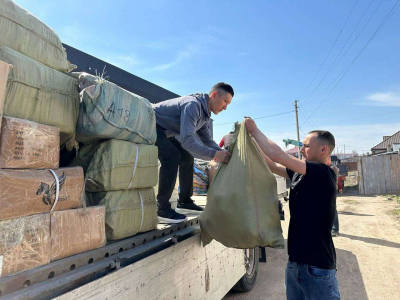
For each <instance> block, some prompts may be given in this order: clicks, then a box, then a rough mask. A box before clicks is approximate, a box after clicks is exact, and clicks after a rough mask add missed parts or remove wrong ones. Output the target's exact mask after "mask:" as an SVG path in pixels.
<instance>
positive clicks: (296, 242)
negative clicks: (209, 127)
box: [246, 118, 340, 300]
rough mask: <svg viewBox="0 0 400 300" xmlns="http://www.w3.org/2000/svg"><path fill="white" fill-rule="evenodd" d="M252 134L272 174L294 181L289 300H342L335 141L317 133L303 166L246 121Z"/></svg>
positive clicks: (305, 143) (308, 139) (306, 145)
mask: <svg viewBox="0 0 400 300" xmlns="http://www.w3.org/2000/svg"><path fill="white" fill-rule="evenodd" d="M246 129H247V132H248V133H249V134H251V135H252V136H253V137H254V139H255V140H256V141H257V143H258V145H259V146H260V148H261V150H262V152H263V155H264V158H265V159H266V161H267V163H268V165H269V167H270V169H271V171H272V172H273V173H275V174H277V175H280V176H283V177H285V178H288V179H290V180H291V185H290V196H289V200H290V201H289V209H290V223H289V233H288V254H289V262H288V265H287V268H286V278H285V283H286V297H287V299H289V300H297V299H299V300H300V299H303V300H314V299H315V300H325V299H340V294H339V288H338V281H337V278H336V252H335V247H334V245H333V241H332V236H331V230H332V225H333V221H334V218H335V208H336V186H337V178H336V174H335V172H334V171H333V170H332V169H331V168H330V167H329V165H330V155H331V153H332V151H333V149H334V148H335V138H334V137H333V135H332V134H331V133H330V132H329V131H322V130H315V131H311V132H310V133H309V134H308V135H307V136H306V137H305V139H304V141H303V147H302V148H301V153H302V155H303V157H304V160H299V159H297V158H295V157H293V156H290V155H287V154H286V153H285V152H284V151H283V150H282V149H281V148H280V147H279V146H277V145H276V144H275V143H274V142H272V141H270V140H269V139H268V138H267V137H266V136H265V135H264V134H263V133H262V132H261V131H260V130H259V129H258V128H257V125H256V123H255V122H254V121H253V120H252V119H251V118H246Z"/></svg>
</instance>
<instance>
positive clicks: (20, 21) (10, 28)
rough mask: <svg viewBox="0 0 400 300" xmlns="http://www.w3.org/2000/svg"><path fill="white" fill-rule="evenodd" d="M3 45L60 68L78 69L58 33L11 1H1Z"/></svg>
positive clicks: (52, 66)
mask: <svg viewBox="0 0 400 300" xmlns="http://www.w3.org/2000/svg"><path fill="white" fill-rule="evenodd" d="M0 44H1V45H5V46H7V47H10V48H12V49H14V50H16V51H18V52H20V53H22V54H24V55H26V56H28V57H30V58H32V59H34V60H36V61H38V62H41V63H42V64H44V65H46V66H48V67H50V68H53V69H56V70H58V71H62V72H69V71H71V70H73V69H75V68H76V66H75V65H72V64H70V63H69V62H68V61H67V53H66V52H65V49H64V48H63V46H62V44H61V41H60V39H59V38H58V36H57V34H56V33H55V32H54V31H53V30H52V29H51V28H50V27H48V26H47V25H46V24H44V23H43V22H41V21H40V20H39V19H37V18H36V17H35V16H34V15H32V14H30V13H29V12H27V11H26V10H25V9H23V8H21V7H20V6H18V5H17V4H16V3H15V2H14V1H11V0H0Z"/></svg>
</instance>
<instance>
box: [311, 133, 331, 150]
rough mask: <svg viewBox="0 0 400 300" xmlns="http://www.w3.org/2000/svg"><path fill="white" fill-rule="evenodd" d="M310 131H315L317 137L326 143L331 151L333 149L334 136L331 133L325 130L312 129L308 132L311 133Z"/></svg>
mask: <svg viewBox="0 0 400 300" xmlns="http://www.w3.org/2000/svg"><path fill="white" fill-rule="evenodd" d="M311 133H316V134H317V138H318V139H319V140H320V141H321V142H323V143H326V144H327V145H328V146H329V149H330V151H331V153H332V151H333V149H335V138H334V137H333V134H332V133H330V132H329V131H327V130H313V131H310V132H309V133H308V134H311Z"/></svg>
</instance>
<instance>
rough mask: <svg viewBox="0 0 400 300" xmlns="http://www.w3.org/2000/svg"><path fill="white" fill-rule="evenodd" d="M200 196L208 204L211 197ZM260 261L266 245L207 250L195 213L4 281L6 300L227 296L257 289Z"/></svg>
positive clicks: (281, 184)
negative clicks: (172, 222) (261, 246)
mask: <svg viewBox="0 0 400 300" xmlns="http://www.w3.org/2000/svg"><path fill="white" fill-rule="evenodd" d="M276 179H277V188H278V199H283V198H285V197H286V196H287V190H286V181H285V178H283V177H280V176H276ZM175 196H176V195H175ZM193 199H194V200H195V201H196V203H197V204H199V205H202V206H205V204H206V196H195V197H193ZM176 200H177V199H174V200H171V202H172V205H173V207H175V206H176ZM279 205H281V202H280V201H279ZM280 208H281V206H280ZM283 218H284V215H281V219H283ZM259 262H266V254H265V249H264V248H256V249H247V250H241V249H233V248H227V247H224V246H223V245H222V244H220V243H218V242H216V241H213V242H211V243H210V244H209V245H207V246H205V247H203V246H202V245H201V239H200V224H199V218H198V215H188V220H187V221H185V222H182V223H179V224H171V225H163V224H159V225H158V227H157V229H156V230H152V231H149V232H145V233H140V234H138V235H136V236H133V237H130V238H126V239H122V240H118V241H111V242H109V243H107V245H106V246H104V247H101V248H98V249H95V250H91V251H88V252H84V253H80V254H77V255H73V256H70V257H66V258H63V259H60V260H57V261H53V262H51V263H49V264H46V265H43V266H40V267H37V268H34V269H31V270H27V271H23V272H20V273H17V274H14V275H9V276H5V277H1V278H0V300H6V299H7V300H8V299H24V300H25V299H26V300H27V299H32V300H42V299H59V300H70V299H96V300H97V299H113V300H116V299H135V300H140V299H143V300H151V299H154V300H155V299H157V300H161V299H164V300H170V299H185V300H187V299H196V300H197V299H222V298H223V297H224V296H225V295H226V294H227V293H228V292H229V291H230V290H231V289H232V288H234V289H235V290H237V291H242V292H245V291H249V290H251V289H252V287H253V285H254V284H255V281H256V278H257V272H258V263H259Z"/></svg>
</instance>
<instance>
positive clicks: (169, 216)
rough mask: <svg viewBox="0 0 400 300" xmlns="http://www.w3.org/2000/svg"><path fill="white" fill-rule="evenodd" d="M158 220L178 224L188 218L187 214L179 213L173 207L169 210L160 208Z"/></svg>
mask: <svg viewBox="0 0 400 300" xmlns="http://www.w3.org/2000/svg"><path fill="white" fill-rule="evenodd" d="M157 215H158V222H159V223H164V224H176V223H181V222H184V221H186V220H187V217H186V216H185V215H182V214H179V213H177V212H176V211H175V210H173V209H172V208H169V209H167V210H159V211H157Z"/></svg>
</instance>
